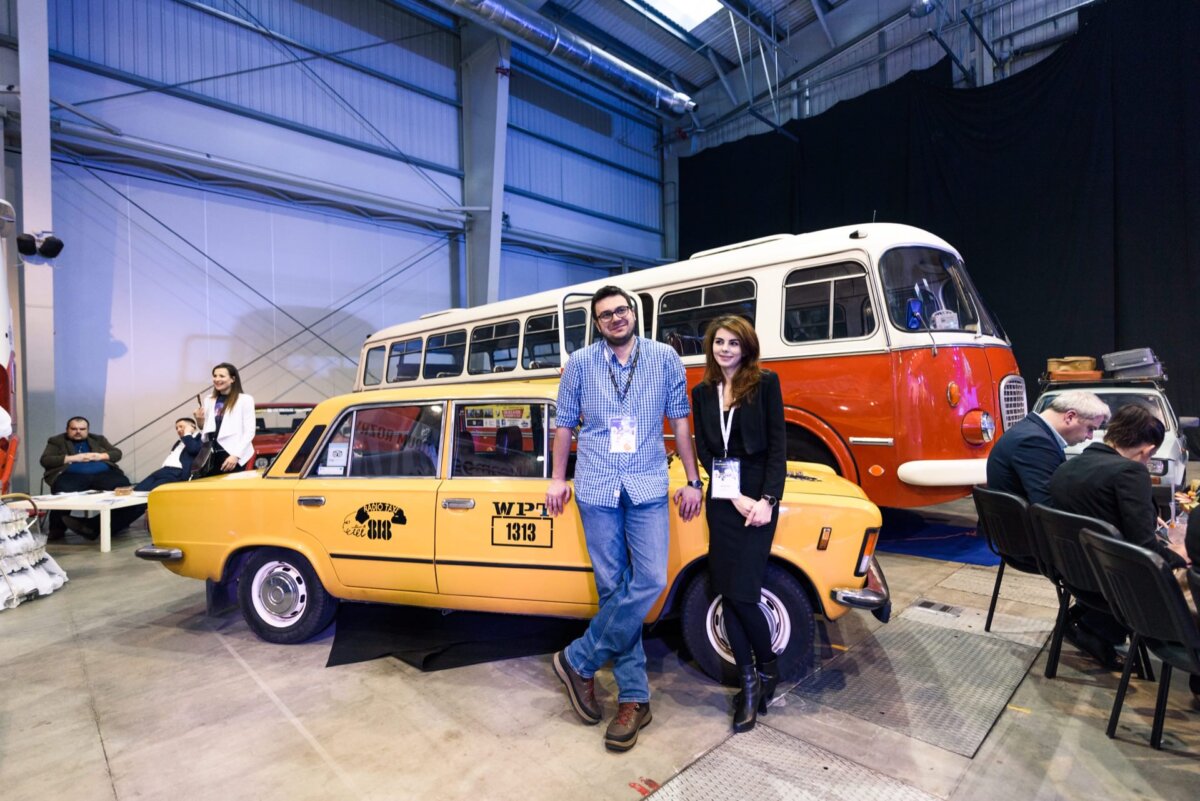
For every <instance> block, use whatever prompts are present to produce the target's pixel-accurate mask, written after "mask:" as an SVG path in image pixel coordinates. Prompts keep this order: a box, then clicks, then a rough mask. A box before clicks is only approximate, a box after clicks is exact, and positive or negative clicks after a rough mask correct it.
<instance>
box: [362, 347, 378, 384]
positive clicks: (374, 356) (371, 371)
mask: <svg viewBox="0 0 1200 801" xmlns="http://www.w3.org/2000/svg"><path fill="white" fill-rule="evenodd" d="M382 378H383V345H380V346H379V347H377V348H371V349H370V350H368V351H367V358H366V359H364V360H363V377H362V381H363V386H364V387H373V386H375V385H376V384H378V383H379V381H380V379H382Z"/></svg>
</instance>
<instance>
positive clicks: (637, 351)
mask: <svg viewBox="0 0 1200 801" xmlns="http://www.w3.org/2000/svg"><path fill="white" fill-rule="evenodd" d="M613 355H614V356H615V355H616V354H613ZM641 357H642V345H641V343H640V342H636V341H635V343H634V346H633V362H632V364H630V365H629V377H628V378H626V379H625V389H624V390H622V389H621V386H620V385H619V384H618V383H617V374H616V373H614V372H613V368H612V360H611V359H605V361H604V365H605V367H607V368H608V380H609V381H611V382H612V385H613V389H615V390H616V391H617V400H618V401H620V402H621V403H622V404H623V403H625V396H626V395H628V394H629V386H630V385H631V384H632V383H633V374H634V373H636V372H637V366H638V359H640V358H641Z"/></svg>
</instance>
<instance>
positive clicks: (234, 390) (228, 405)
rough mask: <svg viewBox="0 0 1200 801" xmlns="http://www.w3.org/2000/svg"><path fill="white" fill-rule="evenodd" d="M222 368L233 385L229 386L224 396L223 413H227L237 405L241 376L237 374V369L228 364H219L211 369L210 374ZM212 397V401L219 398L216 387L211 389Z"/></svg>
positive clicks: (240, 390)
mask: <svg viewBox="0 0 1200 801" xmlns="http://www.w3.org/2000/svg"><path fill="white" fill-rule="evenodd" d="M222 367H224V368H225V370H226V371H227V372H228V373H229V377H230V378H231V379H233V383H231V384H230V385H229V394H228V395H226V396H225V411H226V412H228V411H229V410H230V409H232V408H233V407H234V406H236V405H237V401H238V396H239V395H241V394H242V376H241V375H240V374H239V373H238V369H237V368H236V367H234V366H233V365H232V364H230V363H229V362H221V363H220V364H218V365H217V366H216V367H214V368H213V369H212V372H214V373H215V372H217V370H220V369H221V368H222ZM212 397H213V400H216V399H217V398H218V397H220V393H219V392H217V388H216V387H213V391H212Z"/></svg>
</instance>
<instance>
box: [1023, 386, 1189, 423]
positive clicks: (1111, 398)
mask: <svg viewBox="0 0 1200 801" xmlns="http://www.w3.org/2000/svg"><path fill="white" fill-rule="evenodd" d="M1088 391H1089V392H1095V393H1096V397H1098V398H1100V400H1102V401H1104V402H1105V404H1107V405H1108V408H1109V411H1111V412H1112V413H1113V414H1116V413H1117V410H1118V409H1120V408H1121V407H1122V406H1128V405H1129V404H1131V403H1137V404H1141V405H1142V406H1145V407H1146V408H1148V409H1150V411H1152V412H1154V414H1155V416H1157V417H1158V419H1159V420H1162V421H1164V422H1165V423H1166V424H1167V426H1168V427H1174V425H1175V423H1174V420H1173V419H1172V417H1171V413H1170V411H1169V410H1168V409H1167V408H1166V406H1165V405H1164V404H1163V399H1162V396H1161V395H1159V394H1158V393H1157V392H1105V391H1104V390H1097V389H1093V388H1088ZM1057 395H1058V393H1057V392H1047V393H1046V394H1045V395H1043V396H1042V397H1040V398H1038V402H1037V404H1036V405H1035V406H1034V409H1033V410H1034V411H1035V412H1040V411H1042V410H1043V409H1045V408H1046V407H1047V406H1049V405H1050V402H1051V401H1052V400H1054V398H1055V396H1057ZM1101 430H1103V429H1101Z"/></svg>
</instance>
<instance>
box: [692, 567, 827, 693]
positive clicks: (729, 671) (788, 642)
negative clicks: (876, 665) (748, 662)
mask: <svg viewBox="0 0 1200 801" xmlns="http://www.w3.org/2000/svg"><path fill="white" fill-rule="evenodd" d="M758 606H759V609H762V610H763V613H764V614H765V615H766V617H767V622H768V626H769V627H770V631H771V647H772V649H773V650H774V651H775V654H776V658H777V659H778V660H779V672H780V678H782V679H784V680H795V679H799V678H800V677H801V676H803V675H804V674H805V673H807V672H808V669H809V667H810V665H811V664H812V658H813V640H814V637H815V633H816V621H815V619H814V616H813V608H812V604H811V603H810V602H809V600H808V594H807V593H806V592H805V591H804V587H803V586H801V584H800V582H799V581H798V580H797V579H796V578H795V577H794V576H792V574H791V573H789V572H787V571H786V570H784V569H783V568H781V567H779V566H778V565H772V564H768V565H767V572H766V575H765V576H764V578H763V592H762V599H761V600H760V601H759V603H758ZM682 617H683V620H682V628H683V641H684V643H686V644H687V647H688V651H690V652H691V654H692V658H693V659H694V660H695V661H696V664H697V665H698V666H699V667H700V669H701V670H702V671H704V673H705V674H707V675H708V676H709V677H710V678H712V679H713V680H715V681H718V682H720V683H722V684H726V685H728V686H731V687H733V686H737V683H738V676H737V667H736V665H735V664H734V661H733V652H732V651H731V650H730V648H729V643H728V640H727V639H726V636H725V625H724V622H723V620H722V605H721V597H720V596H719V595H715V594H714V593H713V591H712V587H711V586H709V582H708V571H707V570H706V571H704V572H703V573H701V574H699V575H698V576H696V577H695V578H694V579H692V583H691V584H689V585H688V589H687V593H686V594H685V595H684V600H683V616H682Z"/></svg>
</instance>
